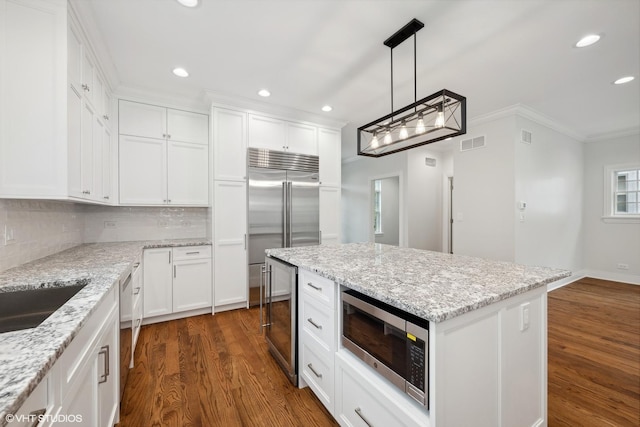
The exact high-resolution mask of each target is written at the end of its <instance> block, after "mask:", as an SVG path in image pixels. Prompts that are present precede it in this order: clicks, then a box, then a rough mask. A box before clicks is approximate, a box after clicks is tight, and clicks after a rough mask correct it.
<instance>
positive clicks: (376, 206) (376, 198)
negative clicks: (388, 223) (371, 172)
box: [373, 179, 382, 234]
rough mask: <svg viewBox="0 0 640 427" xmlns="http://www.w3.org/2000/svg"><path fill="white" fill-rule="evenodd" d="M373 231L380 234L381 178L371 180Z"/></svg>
mask: <svg viewBox="0 0 640 427" xmlns="http://www.w3.org/2000/svg"><path fill="white" fill-rule="evenodd" d="M373 185H374V192H373V231H374V232H375V233H376V234H382V180H380V179H376V180H375V181H374V182H373Z"/></svg>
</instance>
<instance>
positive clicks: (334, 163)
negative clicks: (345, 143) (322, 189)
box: [318, 128, 342, 187]
mask: <svg viewBox="0 0 640 427" xmlns="http://www.w3.org/2000/svg"><path fill="white" fill-rule="evenodd" d="M341 139H342V138H341V135H340V131H338V130H333V129H323V128H320V129H318V153H319V156H320V185H322V186H327V187H340V185H341V177H340V176H341V174H340V171H341V162H342V154H341V152H342V146H341V144H342V141H341Z"/></svg>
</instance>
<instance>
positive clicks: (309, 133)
mask: <svg viewBox="0 0 640 427" xmlns="http://www.w3.org/2000/svg"><path fill="white" fill-rule="evenodd" d="M287 151H291V152H293V153H302V154H311V155H314V156H317V155H318V139H317V136H316V128H315V127H314V126H309V125H303V124H300V123H287Z"/></svg>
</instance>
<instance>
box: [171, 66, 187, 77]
mask: <svg viewBox="0 0 640 427" xmlns="http://www.w3.org/2000/svg"><path fill="white" fill-rule="evenodd" d="M173 74H175V75H176V76H178V77H189V73H188V72H187V70H185V69H184V68H180V67H178V68H174V69H173Z"/></svg>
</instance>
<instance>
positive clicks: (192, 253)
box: [187, 251, 200, 255]
mask: <svg viewBox="0 0 640 427" xmlns="http://www.w3.org/2000/svg"><path fill="white" fill-rule="evenodd" d="M199 253H200V251H198V252H187V255H198V254H199Z"/></svg>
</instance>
